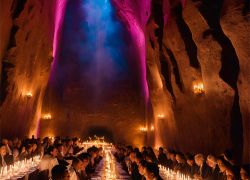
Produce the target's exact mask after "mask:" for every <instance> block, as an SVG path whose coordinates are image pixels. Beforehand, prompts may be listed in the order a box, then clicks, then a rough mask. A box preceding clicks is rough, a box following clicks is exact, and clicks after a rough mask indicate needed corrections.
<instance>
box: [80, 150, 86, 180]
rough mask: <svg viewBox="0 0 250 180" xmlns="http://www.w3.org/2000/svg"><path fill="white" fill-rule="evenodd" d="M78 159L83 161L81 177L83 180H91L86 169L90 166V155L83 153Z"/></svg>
mask: <svg viewBox="0 0 250 180" xmlns="http://www.w3.org/2000/svg"><path fill="white" fill-rule="evenodd" d="M78 158H79V159H80V160H81V161H82V166H81V176H82V178H83V179H89V177H88V175H87V173H86V167H87V166H88V164H89V155H88V153H82V154H80V155H79V156H78Z"/></svg>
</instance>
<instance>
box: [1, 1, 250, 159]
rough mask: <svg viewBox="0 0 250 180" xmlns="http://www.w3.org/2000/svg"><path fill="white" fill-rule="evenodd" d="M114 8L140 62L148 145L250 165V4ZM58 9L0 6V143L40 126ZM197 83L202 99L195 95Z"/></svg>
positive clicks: (44, 4)
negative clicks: (227, 154)
mask: <svg viewBox="0 0 250 180" xmlns="http://www.w3.org/2000/svg"><path fill="white" fill-rule="evenodd" d="M112 2H113V3H114V5H115V6H116V8H117V15H118V16H119V17H120V18H121V21H123V22H124V24H126V27H127V29H128V30H129V32H130V34H131V37H133V39H134V48H136V50H137V51H138V55H139V58H138V59H139V60H140V62H141V64H140V65H141V70H142V72H141V84H142V86H144V87H145V88H144V92H143V93H144V97H145V103H146V104H147V107H146V108H147V110H151V111H150V112H148V114H147V116H148V118H147V119H146V126H148V129H150V132H149V131H148V135H149V136H148V138H149V139H148V140H150V142H149V144H155V145H156V146H160V145H164V146H167V147H168V148H174V149H177V150H181V151H184V152H186V151H189V152H194V153H195V152H205V153H208V152H212V153H221V152H222V151H224V150H225V149H232V150H233V152H234V155H235V157H236V158H237V159H238V161H239V162H240V161H241V160H242V162H249V161H250V160H249V158H250V157H249V151H250V148H249V147H250V144H249V143H250V142H249V139H250V133H249V127H250V124H249V123H250V121H249V120H250V116H249V113H250V112H249V111H250V110H249V107H250V96H249V92H250V88H249V85H250V74H249V66H250V65H249V56H250V54H249V53H250V49H249V47H250V45H249V42H250V41H249V33H248V32H249V4H248V1H237V2H235V1H234V0H224V1H209V2H208V1H202V0H193V1H192V0H189V1H168V0H162V1H157V0H153V1H152V2H151V1H150V0H147V1H141V0H123V1H118V0H113V1H112ZM55 10H56V8H55V4H54V3H53V2H52V1H49V0H41V1H38V0H25V1H20V0H19V1H18V0H8V1H0V38H1V39H0V40H1V41H0V62H1V63H0V75H1V83H0V84H1V93H0V95H1V96H0V97H1V98H0V99H1V105H0V125H1V131H0V136H1V137H3V136H8V135H9V136H12V137H13V136H24V135H29V133H35V130H36V129H37V120H39V119H40V117H39V116H40V113H41V108H42V100H43V97H44V93H45V88H46V85H47V81H48V76H49V72H50V66H51V62H52V60H53V58H52V55H53V54H54V53H52V51H53V49H52V45H53V35H54V34H53V33H54V19H55V18H54V13H53V12H55ZM211 12H213V13H212V14H211ZM150 17H151V18H150ZM196 82H203V84H204V89H205V92H204V93H202V94H200V95H197V94H194V92H193V84H194V83H196ZM27 92H32V94H33V96H32V97H31V98H29V97H28V96H26V95H25V94H26V93H27ZM79 111H81V110H79ZM79 113H80V112H79ZM66 116H67V115H66ZM66 118H67V117H66ZM73 118H74V117H72V119H73ZM94 119H95V117H93V120H94ZM138 122H139V121H138ZM131 123H132V121H131ZM141 123H142V122H140V123H139V124H141ZM139 124H136V126H137V125H138V126H139ZM47 125H49V124H46V123H44V124H43V126H44V128H47ZM53 126H54V125H53ZM53 126H52V125H51V127H50V128H51V129H53V128H52V127H53ZM121 126H122V127H123V126H124V124H121ZM131 126H132V124H131ZM151 126H153V127H154V128H152V130H151V128H150V127H151ZM117 128H118V127H117ZM17 129H18V131H17ZM48 129H49V128H48ZM51 129H49V130H51ZM51 131H52V130H51ZM48 132H49V131H48ZM62 133H63V132H62ZM141 136H142V135H141ZM187 137H189V138H187ZM131 138H133V137H131Z"/></svg>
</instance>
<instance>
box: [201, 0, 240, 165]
mask: <svg viewBox="0 0 250 180" xmlns="http://www.w3.org/2000/svg"><path fill="white" fill-rule="evenodd" d="M222 6H223V0H211V1H202V4H201V5H200V7H199V11H200V12H201V14H202V15H203V17H204V18H205V19H206V21H207V23H208V25H209V27H210V28H211V30H212V35H213V37H214V39H215V40H216V41H217V42H218V43H219V44H220V46H221V47H222V51H221V70H220V72H219V75H220V77H221V79H222V80H223V81H225V82H226V83H227V84H228V85H229V86H231V87H232V88H233V89H234V91H235V97H234V102H233V106H232V109H231V142H232V151H233V153H234V155H236V156H237V160H238V161H241V155H242V153H243V152H242V151H243V134H242V131H243V128H242V126H243V125H242V116H241V112H240V105H239V94H238V89H237V80H238V75H239V70H240V66H239V59H238V57H237V54H236V52H235V49H234V47H233V45H232V43H231V41H230V39H229V38H228V37H227V36H226V35H225V34H224V32H223V30H222V28H221V25H220V17H221V11H222ZM211 12H213V13H212V14H211Z"/></svg>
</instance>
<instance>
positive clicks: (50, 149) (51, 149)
mask: <svg viewBox="0 0 250 180" xmlns="http://www.w3.org/2000/svg"><path fill="white" fill-rule="evenodd" d="M47 153H48V154H49V155H51V156H52V157H56V156H57V153H58V151H57V149H56V147H55V146H49V147H48V149H47Z"/></svg>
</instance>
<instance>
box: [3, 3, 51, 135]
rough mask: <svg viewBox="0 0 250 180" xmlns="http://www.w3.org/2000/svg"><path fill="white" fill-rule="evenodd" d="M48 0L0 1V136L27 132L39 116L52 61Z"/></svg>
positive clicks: (49, 4)
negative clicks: (29, 94) (28, 94)
mask: <svg viewBox="0 0 250 180" xmlns="http://www.w3.org/2000/svg"><path fill="white" fill-rule="evenodd" d="M49 2H50V1H49V0H47V1H37V0H27V1H14V0H13V1H12V0H10V1H1V5H0V7H1V11H0V13H1V15H0V17H1V27H0V29H1V65H2V66H1V67H2V68H1V69H2V71H1V77H2V78H1V107H0V119H1V120H0V122H1V131H0V136H1V137H3V136H5V137H7V136H10V137H13V136H20V137H22V136H24V135H28V134H29V132H30V130H31V127H33V126H35V124H34V123H35V119H38V118H39V117H38V116H39V114H38V112H39V109H41V105H42V99H43V97H44V91H45V87H46V85H47V81H48V76H49V71H50V65H51V62H52V56H51V54H52V53H51V52H52V38H53V35H52V32H53V18H52V17H53V11H54V5H53V3H49ZM29 92H30V93H32V95H33V97H32V98H30V97H28V96H26V94H27V93H29Z"/></svg>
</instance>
